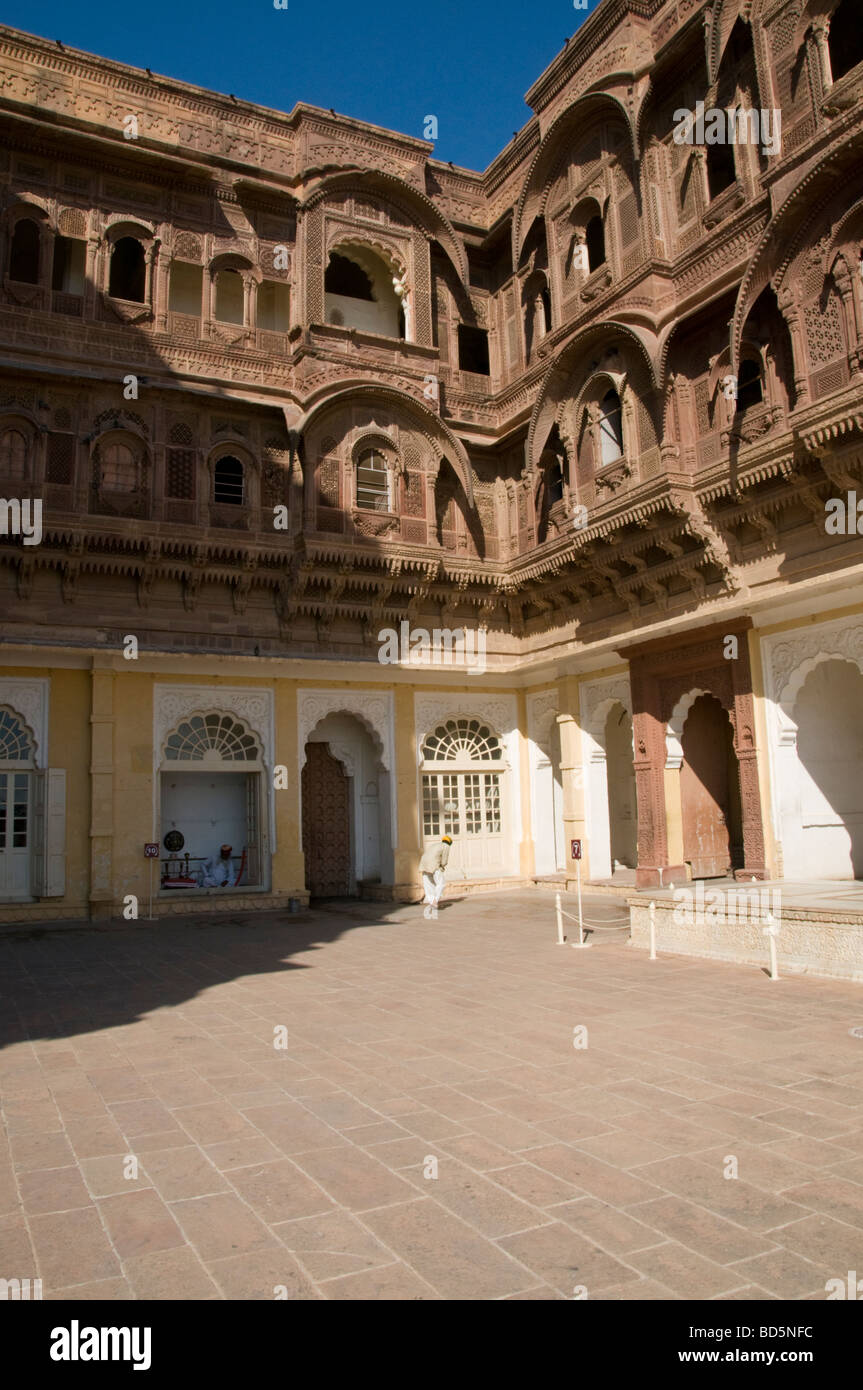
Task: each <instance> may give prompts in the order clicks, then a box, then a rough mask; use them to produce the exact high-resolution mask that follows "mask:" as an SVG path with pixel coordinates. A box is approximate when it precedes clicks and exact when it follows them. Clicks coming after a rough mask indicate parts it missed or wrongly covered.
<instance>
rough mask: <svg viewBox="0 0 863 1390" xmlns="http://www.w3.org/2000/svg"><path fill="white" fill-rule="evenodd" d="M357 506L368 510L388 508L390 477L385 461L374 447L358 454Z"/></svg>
mask: <svg viewBox="0 0 863 1390" xmlns="http://www.w3.org/2000/svg"><path fill="white" fill-rule="evenodd" d="M357 506H358V507H362V508H364V509H365V510H366V511H370V512H388V511H389V509H390V479H389V469H388V468H387V461H386V459H385V458H384V456H383V454H379V453H378V452H377V450H376V449H369V450H367V451H366V453H364V454H361V455H360V459H359V462H358V464H357Z"/></svg>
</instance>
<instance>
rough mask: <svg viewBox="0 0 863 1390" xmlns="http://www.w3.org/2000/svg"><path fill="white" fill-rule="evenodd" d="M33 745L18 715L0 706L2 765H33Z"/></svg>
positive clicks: (0, 754) (0, 758) (0, 753)
mask: <svg viewBox="0 0 863 1390" xmlns="http://www.w3.org/2000/svg"><path fill="white" fill-rule="evenodd" d="M32 761H33V745H32V743H31V742H30V737H29V735H28V733H27V730H26V729H25V727H24V725H23V723H22V721H21V720H20V719H19V717H18V715H17V714H13V713H12V711H11V710H9V709H4V708H3V707H2V706H0V763H32Z"/></svg>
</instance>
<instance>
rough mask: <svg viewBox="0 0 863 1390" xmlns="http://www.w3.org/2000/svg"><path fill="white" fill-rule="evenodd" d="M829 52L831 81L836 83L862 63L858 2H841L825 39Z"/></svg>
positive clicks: (862, 30) (857, 0)
mask: <svg viewBox="0 0 863 1390" xmlns="http://www.w3.org/2000/svg"><path fill="white" fill-rule="evenodd" d="M827 47H828V48H829V50H830V71H831V73H832V75H833V81H834V82H838V81H839V78H840V77H844V76H845V74H846V72H850V71H851V69H852V68H856V67H857V64H858V63H863V21H861V16H860V8H859V0H842V4H841V5H840V6H839V7H838V9H837V10H835V11H834V13H833V18H832V19H831V21H830V33H829V36H828V39H827Z"/></svg>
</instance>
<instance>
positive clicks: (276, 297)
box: [258, 280, 290, 333]
mask: <svg viewBox="0 0 863 1390" xmlns="http://www.w3.org/2000/svg"><path fill="white" fill-rule="evenodd" d="M289 293H290V292H289V290H288V286H287V285H283V284H281V283H280V282H279V281H278V280H262V281H261V283H260V285H259V286H258V327H259V328H263V329H266V330H267V331H268V332H270V333H287V331H288V328H289V327H290V317H289V302H290V301H289Z"/></svg>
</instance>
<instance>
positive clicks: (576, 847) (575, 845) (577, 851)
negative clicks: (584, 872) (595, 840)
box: [570, 840, 581, 859]
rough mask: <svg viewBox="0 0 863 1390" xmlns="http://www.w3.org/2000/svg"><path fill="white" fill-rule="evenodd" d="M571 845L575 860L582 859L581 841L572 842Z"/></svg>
mask: <svg viewBox="0 0 863 1390" xmlns="http://www.w3.org/2000/svg"><path fill="white" fill-rule="evenodd" d="M570 844H571V845H572V857H573V859H580V858H581V840H571V841H570Z"/></svg>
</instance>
